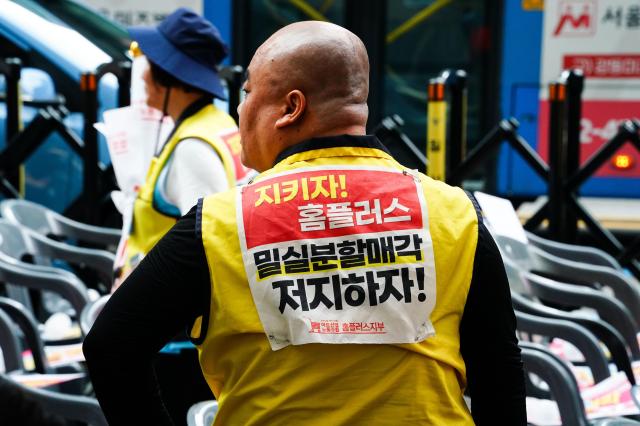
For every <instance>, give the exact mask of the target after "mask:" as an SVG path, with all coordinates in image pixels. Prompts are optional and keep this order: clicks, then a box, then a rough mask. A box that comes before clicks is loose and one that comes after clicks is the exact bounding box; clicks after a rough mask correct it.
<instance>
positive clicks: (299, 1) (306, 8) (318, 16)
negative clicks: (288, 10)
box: [289, 0, 328, 21]
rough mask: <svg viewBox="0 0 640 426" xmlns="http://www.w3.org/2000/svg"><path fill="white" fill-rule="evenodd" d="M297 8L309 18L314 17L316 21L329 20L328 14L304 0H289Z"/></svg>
mask: <svg viewBox="0 0 640 426" xmlns="http://www.w3.org/2000/svg"><path fill="white" fill-rule="evenodd" d="M289 3H291V4H292V5H293V6H295V7H296V8H298V9H300V10H301V11H302V12H303V13H305V14H306V15H307V16H308V17H309V18H311V19H314V20H316V21H328V19H327V18H326V16H324V15H323V14H322V13H320V12H318V11H317V10H316V9H315V8H314V7H313V6H311V5H310V4H309V3H307V2H306V1H304V0H289Z"/></svg>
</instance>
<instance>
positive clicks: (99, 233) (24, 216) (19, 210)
mask: <svg viewBox="0 0 640 426" xmlns="http://www.w3.org/2000/svg"><path fill="white" fill-rule="evenodd" d="M0 214H1V215H2V217H4V218H6V219H7V220H9V221H10V222H12V223H14V224H19V225H22V226H25V227H27V228H29V229H31V230H33V231H35V232H37V233H39V234H41V235H44V236H46V237H49V238H54V239H57V240H60V239H63V240H68V239H74V240H78V241H86V242H88V243H94V244H100V245H103V246H105V247H107V246H117V245H118V242H119V241H120V235H121V231H120V230H119V229H113V228H104V227H99V226H93V225H87V224H85V223H81V222H77V221H75V220H71V219H69V218H66V217H64V216H62V215H61V214H58V213H56V212H54V211H53V210H50V209H48V208H46V207H44V206H42V205H40V204H36V203H33V202H31V201H27V200H20V199H8V200H4V201H2V202H0Z"/></svg>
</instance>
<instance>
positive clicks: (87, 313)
mask: <svg viewBox="0 0 640 426" xmlns="http://www.w3.org/2000/svg"><path fill="white" fill-rule="evenodd" d="M110 297H111V295H110V294H106V295H104V296H102V297H100V298H99V299H97V300H94V301H93V302H89V303H88V304H87V305H86V306H85V307H84V309H83V310H82V312H81V313H80V329H82V333H83V334H84V335H85V336H86V335H87V334H88V333H89V330H91V327H92V326H93V323H94V322H95V321H96V319H97V318H98V315H100V312H101V311H102V308H103V307H104V305H105V304H106V303H107V302H108V301H109V298H110Z"/></svg>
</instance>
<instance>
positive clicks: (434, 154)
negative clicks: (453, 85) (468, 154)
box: [427, 78, 448, 181]
mask: <svg viewBox="0 0 640 426" xmlns="http://www.w3.org/2000/svg"><path fill="white" fill-rule="evenodd" d="M427 93H428V96H429V100H428V102H427V159H428V161H429V162H428V166H427V175H428V176H430V177H431V178H433V179H436V180H441V181H444V180H445V179H446V177H447V176H446V164H447V163H446V158H447V152H446V150H447V148H448V147H447V104H446V102H445V100H444V81H443V80H442V78H432V79H431V80H429V86H428V89H427Z"/></svg>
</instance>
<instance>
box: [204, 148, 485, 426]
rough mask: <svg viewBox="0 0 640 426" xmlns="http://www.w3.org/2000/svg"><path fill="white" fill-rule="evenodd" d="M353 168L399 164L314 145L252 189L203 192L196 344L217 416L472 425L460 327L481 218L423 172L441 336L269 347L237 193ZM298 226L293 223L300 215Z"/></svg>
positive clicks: (231, 420)
mask: <svg viewBox="0 0 640 426" xmlns="http://www.w3.org/2000/svg"><path fill="white" fill-rule="evenodd" d="M354 165H355V166H364V167H379V168H382V169H391V170H404V168H403V166H401V165H400V164H399V163H397V162H396V161H395V160H393V159H392V158H391V157H390V156H389V155H388V154H387V153H385V152H383V151H382V150H379V149H372V148H364V147H346V146H345V147H334V148H326V149H315V150H310V151H306V152H301V153H296V154H293V155H291V156H289V157H287V158H285V159H284V160H282V161H280V162H279V163H278V164H277V165H276V166H275V167H274V168H273V169H270V170H269V171H267V172H265V173H263V174H261V175H259V176H258V177H257V178H256V179H255V181H256V182H254V183H252V184H250V185H248V186H244V187H242V188H234V189H233V190H231V191H228V192H225V193H221V194H216V195H213V196H209V197H207V198H205V199H204V202H203V207H202V213H201V219H202V239H203V244H204V249H205V252H206V256H207V259H208V263H209V272H210V275H211V286H212V287H211V288H212V291H211V304H210V315H209V319H208V324H207V327H206V330H207V331H206V334H205V336H203V338H202V339H201V342H198V343H200V344H199V345H198V350H199V356H200V364H201V367H202V371H203V373H204V376H205V378H206V380H207V382H208V383H209V386H210V387H211V389H212V391H213V393H214V395H215V396H216V398H217V399H218V402H219V411H218V414H217V416H216V421H215V423H214V424H215V425H246V426H248V425H301V424H304V425H318V426H327V425H331V426H338V425H434V426H441V425H446V426H453V425H473V420H472V418H471V414H470V413H469V411H468V409H467V407H466V404H465V402H464V400H463V390H464V388H465V386H466V374H465V364H464V361H463V359H462V356H461V354H460V338H459V326H460V320H461V317H462V313H463V310H464V306H465V302H466V298H467V293H468V291H469V286H470V282H471V275H472V268H473V262H474V256H475V250H476V244H477V235H478V221H477V216H476V212H475V209H474V207H473V205H472V203H471V201H470V200H469V198H468V197H467V195H466V194H465V193H464V192H463V191H462V190H460V189H459V188H452V187H450V186H447V185H446V184H444V183H441V182H439V181H435V180H432V179H431V178H428V177H427V176H425V175H422V174H419V181H420V184H419V185H420V186H421V187H422V189H423V191H424V195H425V199H426V205H427V211H428V217H429V220H428V223H429V232H430V234H431V236H432V239H433V243H432V244H433V253H434V258H435V275H436V302H435V308H434V309H433V311H432V313H431V316H430V320H431V322H432V324H433V326H434V328H435V336H432V337H429V338H427V339H426V340H424V341H422V342H420V343H416V344H401V345H385V344H377V345H370V344H357V345H356V344H304V345H298V346H287V347H284V348H283V349H280V350H276V351H273V350H272V349H271V347H270V344H269V341H268V339H267V337H266V336H265V331H264V328H263V325H262V323H261V321H260V318H259V315H258V312H257V309H256V305H255V303H254V300H253V298H252V294H251V291H250V288H249V286H248V284H247V283H248V280H247V274H246V272H245V267H244V263H243V257H242V253H241V248H240V239H239V231H238V224H237V220H238V218H237V210H236V203H237V197H240V196H241V195H240V194H241V191H251V190H252V189H255V188H257V187H258V186H259V185H260V181H261V180H263V179H265V178H268V177H269V176H273V175H274V174H280V173H282V172H290V171H294V172H295V170H296V169H299V168H309V167H321V166H335V167H340V166H354ZM414 173H415V172H414ZM420 186H419V187H420ZM292 224H295V225H297V223H296V220H295V218H292ZM292 226H293V225H292ZM264 232H265V233H268V232H269V227H268V225H266V226H265V229H264Z"/></svg>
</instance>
